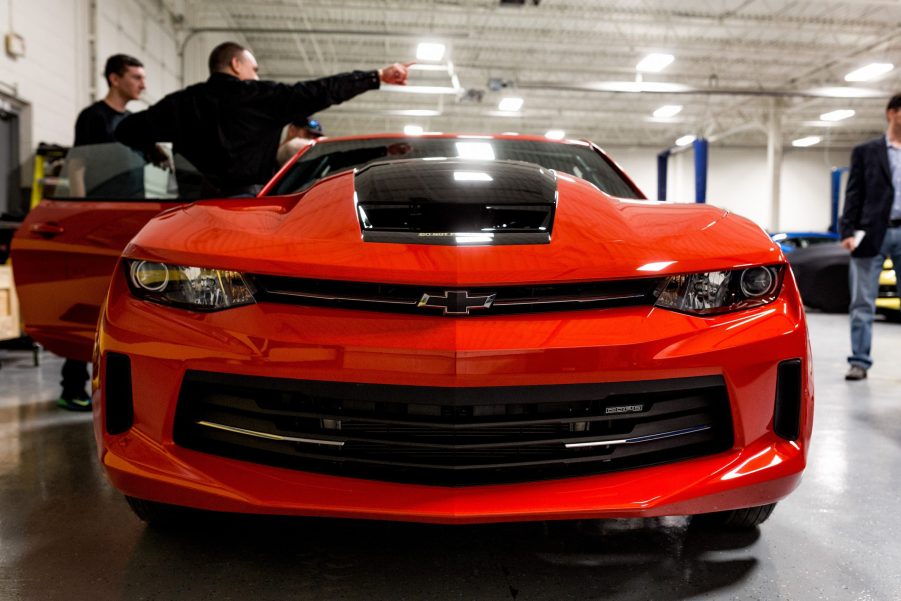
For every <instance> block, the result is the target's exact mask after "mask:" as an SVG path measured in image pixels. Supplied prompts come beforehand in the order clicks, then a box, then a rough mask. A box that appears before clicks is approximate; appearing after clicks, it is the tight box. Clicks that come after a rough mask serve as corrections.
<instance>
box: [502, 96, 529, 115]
mask: <svg viewBox="0 0 901 601" xmlns="http://www.w3.org/2000/svg"><path fill="white" fill-rule="evenodd" d="M522 103H523V99H522V98H519V97H517V96H508V97H507V98H501V101H500V102H499V103H498V105H497V109H498V110H499V111H506V112H515V111H518V110H519V109H521V108H522Z"/></svg>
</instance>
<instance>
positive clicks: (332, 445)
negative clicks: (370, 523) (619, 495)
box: [175, 371, 732, 486]
mask: <svg viewBox="0 0 901 601" xmlns="http://www.w3.org/2000/svg"><path fill="white" fill-rule="evenodd" d="M175 442H176V444H178V445H180V446H183V447H186V448H189V449H194V450H197V451H202V452H205V453H211V454H215V455H221V456H223V457H230V458H234V459H240V460H244V461H250V462H254V463H260V464H265V465H273V466H279V467H287V468H291V469H297V470H305V471H312V472H319V473H326V474H333V475H337V476H348V477H355V478H366V479H370V480H384V481H394V482H411V483H422V484H433V485H443V486H461V485H475V484H495V483H504V482H522V481H531V480H542V479H551V478H565V477H572V476H579V475H588V474H600V473H605V472H611V471H616V470H623V469H631V468H637V467H643V466H649V465H656V464H661V463H669V462H674V461H680V460H684V459H689V458H693V457H699V456H702V455H708V454H712V453H717V452H721V451H725V450H727V449H729V448H730V447H731V446H732V425H731V418H730V414H729V403H728V398H727V395H726V388H725V385H724V383H723V380H722V378H721V377H718V376H716V377H703V378H687V379H677V380H655V381H647V382H623V383H606V384H577V385H564V386H523V387H490V388H429V387H416V386H392V385H376V384H352V383H340V382H320V381H304V380H285V379H274V378H261V377H247V376H235V375H230V374H219V373H209V372H195V371H191V372H188V373H187V374H186V376H185V380H184V382H183V384H182V389H181V393H180V398H179V405H178V410H177V413H176V420H175Z"/></svg>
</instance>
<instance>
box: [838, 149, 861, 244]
mask: <svg viewBox="0 0 901 601" xmlns="http://www.w3.org/2000/svg"><path fill="white" fill-rule="evenodd" d="M864 160H865V156H864V147H863V146H856V147H855V148H854V150H852V151H851V168H850V170H849V171H848V184H847V186H846V187H845V208H844V209H843V210H842V217H841V219H839V235H840V236H841V237H842V239H845V238H850V237H851V236H853V235H854V230H857V229H860V227H859V224H860V214H861V211H862V210H863V205H864V202H865V200H866V187H865V186H866V179H865V178H866V174H865V173H864Z"/></svg>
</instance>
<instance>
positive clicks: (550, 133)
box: [544, 129, 566, 140]
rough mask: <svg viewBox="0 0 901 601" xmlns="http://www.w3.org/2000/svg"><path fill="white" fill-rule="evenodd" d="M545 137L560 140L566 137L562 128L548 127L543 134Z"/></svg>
mask: <svg viewBox="0 0 901 601" xmlns="http://www.w3.org/2000/svg"><path fill="white" fill-rule="evenodd" d="M544 137H545V138H548V139H550V140H562V139H563V138H565V137H566V132H565V131H563V130H562V129H549V130H547V133H545V134H544Z"/></svg>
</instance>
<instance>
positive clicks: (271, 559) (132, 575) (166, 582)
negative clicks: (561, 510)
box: [0, 314, 901, 601]
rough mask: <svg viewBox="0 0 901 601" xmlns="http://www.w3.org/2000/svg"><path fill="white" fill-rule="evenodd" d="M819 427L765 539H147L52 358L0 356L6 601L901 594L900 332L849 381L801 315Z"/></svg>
mask: <svg viewBox="0 0 901 601" xmlns="http://www.w3.org/2000/svg"><path fill="white" fill-rule="evenodd" d="M809 319H810V329H811V340H812V343H813V347H814V355H815V369H816V397H817V398H816V402H817V409H816V419H815V426H814V440H813V444H812V447H811V453H810V465H809V467H808V470H807V472H806V473H805V477H804V481H803V483H802V484H801V487H800V488H799V489H798V490H797V491H796V492H795V493H794V494H793V495H792V496H791V497H789V498H788V499H786V500H785V501H783V502H782V503H780V504H779V506H778V507H777V508H776V511H775V513H774V514H773V516H772V517H771V518H770V520H769V521H768V522H767V523H765V524H764V525H763V526H762V527H761V528H760V529H759V530H757V531H754V532H751V533H745V534H739V535H736V534H725V533H711V532H704V531H700V530H697V529H695V528H692V527H689V525H688V521H687V520H686V519H685V518H667V519H661V520H611V521H594V522H564V523H537V524H505V525H494V526H467V527H445V526H426V525H410V524H396V523H375V522H354V521H344V520H316V519H283V518H253V517H239V516H219V517H214V518H211V519H206V520H202V521H200V522H199V523H197V524H195V525H194V526H193V527H191V528H190V529H184V530H181V531H176V532H165V533H162V532H157V531H154V530H149V529H147V528H145V526H144V525H143V523H142V522H140V521H138V519H137V518H135V517H134V516H133V515H132V514H131V513H130V511H129V509H128V507H127V506H126V504H125V502H124V501H123V500H122V498H121V497H120V496H119V494H118V493H116V492H115V491H114V490H113V489H112V488H111V487H110V486H109V485H108V484H107V482H106V480H105V479H104V476H103V474H102V472H101V471H100V469H99V467H98V464H97V460H96V458H95V456H94V443H93V440H92V438H91V424H90V416H89V415H83V414H73V413H68V412H66V411H63V410H60V409H57V408H56V407H55V406H54V404H53V401H52V399H54V398H55V395H56V393H57V381H58V379H59V370H60V361H59V360H58V359H56V358H54V357H52V356H50V355H48V354H46V353H45V354H43V356H42V361H41V365H40V367H34V366H33V364H32V358H31V355H30V354H29V353H18V352H4V351H0V360H2V369H0V601H7V600H19V599H27V600H32V599H35V600H42V601H43V600H51V599H66V600H70V601H76V600H79V599H90V600H92V601H106V600H116V599H148V600H150V599H152V600H169V599H217V600H232V599H234V600H245V599H252V600H258V599H259V600H264V599H278V600H281V599H317V600H318V599H349V600H355V599H360V600H363V599H365V600H367V601H369V600H375V599H410V600H427V599H515V600H517V601H524V600H530V599H549V600H563V599H578V600H587V599H606V600H616V599H628V600H638V599H649V600H655V601H656V600H670V599H736V600H752V599H760V600H767V601H769V600H775V599H797V600H805V601H806V600H815V599H817V600H818V599H825V600H829V599H836V600H841V601H851V600H856V601H883V600H886V601H893V600H901V485H899V483H901V367H899V362H901V325H899V324H891V323H879V324H877V325H876V328H875V343H874V344H875V348H874V356H875V357H876V361H877V363H876V365H875V366H874V368H873V369H872V370H871V372H870V378H869V379H868V380H866V381H863V382H855V383H849V382H845V381H844V380H843V379H842V376H843V373H844V370H845V363H844V355H845V353H846V352H847V349H846V347H847V342H846V340H847V334H846V330H847V328H846V320H847V317H846V316H841V315H817V314H813V315H810V317H809Z"/></svg>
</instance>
